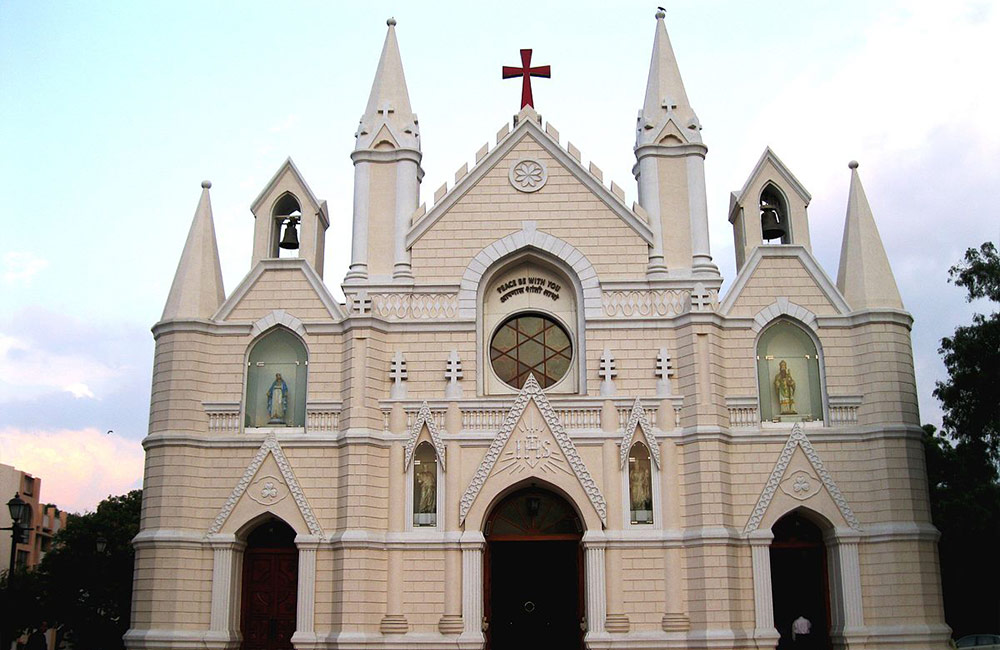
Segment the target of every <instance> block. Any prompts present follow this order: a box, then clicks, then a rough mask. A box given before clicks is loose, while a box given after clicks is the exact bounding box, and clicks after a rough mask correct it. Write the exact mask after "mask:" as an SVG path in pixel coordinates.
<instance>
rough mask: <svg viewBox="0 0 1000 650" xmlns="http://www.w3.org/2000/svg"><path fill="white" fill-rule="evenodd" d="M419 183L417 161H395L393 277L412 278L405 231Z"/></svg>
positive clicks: (415, 203) (408, 225)
mask: <svg viewBox="0 0 1000 650" xmlns="http://www.w3.org/2000/svg"><path fill="white" fill-rule="evenodd" d="M418 191H419V183H418V182H417V161H415V160H400V161H399V162H397V163H396V224H395V225H396V232H395V233H394V235H395V236H394V237H393V242H392V245H393V267H392V277H393V279H398V278H404V279H410V280H412V279H413V271H412V270H411V268H410V251H409V250H407V248H406V233H407V232H408V231H409V229H410V217H412V216H413V212H414V210H416V209H417V201H418V195H417V193H418Z"/></svg>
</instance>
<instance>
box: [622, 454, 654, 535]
mask: <svg viewBox="0 0 1000 650" xmlns="http://www.w3.org/2000/svg"><path fill="white" fill-rule="evenodd" d="M627 471H628V502H627V503H628V512H629V523H630V524H632V525H652V524H653V523H654V515H653V513H654V506H653V502H654V499H653V463H652V458H651V457H650V453H649V448H648V447H646V445H644V444H643V443H642V442H639V441H636V442H635V443H633V445H632V448H631V449H630V450H629V453H628V470H627Z"/></svg>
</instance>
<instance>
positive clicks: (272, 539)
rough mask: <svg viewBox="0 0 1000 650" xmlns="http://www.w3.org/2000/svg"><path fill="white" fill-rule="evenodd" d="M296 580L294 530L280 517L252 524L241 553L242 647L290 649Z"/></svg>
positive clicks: (297, 571) (297, 573) (297, 565)
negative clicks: (242, 553)
mask: <svg viewBox="0 0 1000 650" xmlns="http://www.w3.org/2000/svg"><path fill="white" fill-rule="evenodd" d="M298 581H299V557H298V552H297V550H296V548H295V531H294V530H292V528H291V527H290V526H289V525H288V524H286V523H285V522H283V521H281V520H280V519H268V520H267V521H265V522H263V523H262V524H260V525H259V526H257V527H256V528H254V529H253V531H252V532H251V533H250V535H249V536H248V537H247V548H246V552H245V554H244V555H243V598H242V608H241V610H240V614H241V615H240V631H241V632H242V633H243V645H242V646H241V649H242V650H292V648H293V646H292V634H294V633H295V604H296V598H297V595H298V593H297V592H298Z"/></svg>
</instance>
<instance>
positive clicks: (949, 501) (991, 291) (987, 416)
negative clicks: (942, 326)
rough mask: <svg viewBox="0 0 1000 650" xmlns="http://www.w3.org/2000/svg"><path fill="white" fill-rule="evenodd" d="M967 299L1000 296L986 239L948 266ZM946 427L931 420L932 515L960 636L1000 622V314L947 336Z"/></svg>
mask: <svg viewBox="0 0 1000 650" xmlns="http://www.w3.org/2000/svg"><path fill="white" fill-rule="evenodd" d="M949 276H950V281H951V282H953V283H954V284H955V285H957V286H960V287H963V288H965V289H966V291H967V293H968V295H967V300H968V301H969V302H972V301H974V300H982V299H986V300H989V301H991V302H993V303H994V305H996V304H1000V256H998V255H997V250H996V247H995V246H994V245H993V244H991V243H985V244H983V245H982V246H980V248H978V249H975V248H970V249H969V250H968V251H966V253H965V259H964V260H963V262H962V263H960V264H958V265H956V266H953V267H952V268H951V269H950V270H949ZM939 352H940V353H941V354H942V355H943V356H944V364H945V368H946V369H947V371H948V379H947V380H946V381H941V382H938V383H937V388H936V389H935V391H934V395H935V396H936V397H937V398H938V400H940V402H941V405H942V407H943V408H944V417H943V418H942V421H943V425H944V428H943V431H942V432H937V431H935V429H934V427H932V426H930V425H927V426H925V427H924V449H925V454H926V458H927V474H928V479H929V481H928V486H929V491H930V501H931V516H932V518H933V521H934V523H935V525H936V526H937V527H938V529H939V530H940V531H941V541H940V544H939V548H938V550H939V556H940V559H941V580H942V587H943V590H944V599H945V616H946V618H947V621H948V624H949V625H951V627H952V629H953V630H954V631H955V634H956V635H957V636H961V635H964V634H969V633H974V632H984V631H986V632H992V631H995V630H1000V590H998V589H997V586H996V585H998V584H1000V555H998V554H997V552H996V549H998V548H1000V480H998V471H997V467H998V461H1000V314H998V313H997V312H996V311H994V312H993V313H992V314H990V315H988V316H987V315H983V314H978V313H977V314H975V315H973V318H972V324H971V325H963V326H960V327H958V328H957V329H956V330H955V334H954V335H953V336H951V337H947V338H944V339H942V340H941V348H940V350H939Z"/></svg>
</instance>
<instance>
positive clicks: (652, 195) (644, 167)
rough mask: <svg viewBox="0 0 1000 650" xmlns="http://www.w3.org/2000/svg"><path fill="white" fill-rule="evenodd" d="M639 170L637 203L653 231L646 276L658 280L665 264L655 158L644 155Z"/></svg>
mask: <svg viewBox="0 0 1000 650" xmlns="http://www.w3.org/2000/svg"><path fill="white" fill-rule="evenodd" d="M637 169H638V170H639V178H638V179H637V180H638V182H639V205H641V206H642V208H643V209H644V210H645V211H646V216H648V217H649V229H650V230H652V231H653V245H652V246H650V247H649V264H648V266H647V267H646V277H647V278H649V279H650V280H659V279H662V278H664V277H666V272H667V265H666V264H665V263H664V261H663V224H662V223H661V221H660V191H659V178H657V177H658V173H657V171H658V170H657V164H656V158H654V157H653V156H644V157H643V158H642V159H641V160H639V163H638V165H637Z"/></svg>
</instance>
